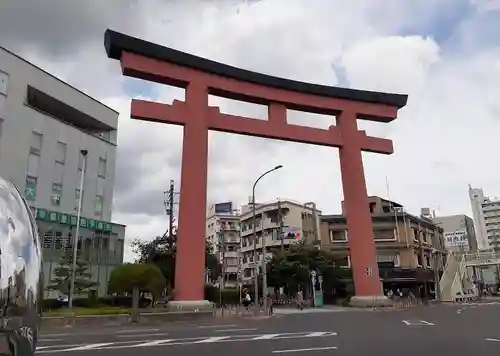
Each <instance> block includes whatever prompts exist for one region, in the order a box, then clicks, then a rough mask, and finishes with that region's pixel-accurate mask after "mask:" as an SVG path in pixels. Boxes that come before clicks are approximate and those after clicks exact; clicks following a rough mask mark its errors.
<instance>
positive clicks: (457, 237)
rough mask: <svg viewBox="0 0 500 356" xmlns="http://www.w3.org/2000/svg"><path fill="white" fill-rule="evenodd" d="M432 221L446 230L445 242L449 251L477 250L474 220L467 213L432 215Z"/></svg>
mask: <svg viewBox="0 0 500 356" xmlns="http://www.w3.org/2000/svg"><path fill="white" fill-rule="evenodd" d="M432 221H433V222H434V223H435V224H436V225H437V226H439V227H441V228H442V229H443V231H444V243H445V247H446V249H447V250H448V251H449V252H459V253H460V252H470V251H476V250H477V247H478V246H477V240H476V233H475V231H474V220H473V219H472V218H470V217H468V216H467V215H464V214H460V215H449V216H436V217H434V216H433V217H432Z"/></svg>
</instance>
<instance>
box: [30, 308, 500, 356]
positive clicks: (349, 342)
mask: <svg viewBox="0 0 500 356" xmlns="http://www.w3.org/2000/svg"><path fill="white" fill-rule="evenodd" d="M144 352H146V353H147V354H148V355H149V356H160V355H165V354H166V353H168V354H172V355H176V356H180V355H186V356H195V355H196V356H198V355H201V354H203V355H214V356H215V355H224V356H225V355H238V356H255V355H257V354H258V355H271V354H283V353H294V354H311V355H312V354H318V355H321V354H324V353H330V354H333V355H353V356H354V355H380V356H382V355H383V356H393V355H394V356H396V355H397V356H400V355H406V356H417V355H418V356H422V355H436V354H442V353H445V354H453V355H454V356H459V355H464V356H465V355H475V356H486V355H492V356H493V355H499V354H500V304H498V303H474V304H470V305H452V306H449V305H439V306H434V307H425V308H418V309H408V310H402V311H398V310H391V311H359V310H357V311H349V310H343V311H342V312H336V313H328V312H323V313H319V312H316V313H295V314H286V315H285V314H283V315H278V316H275V317H273V318H269V319H261V320H242V319H231V320H227V321H219V322H217V323H216V324H215V323H214V324H206V323H205V324H200V325H198V324H195V323H186V324H173V325H169V326H165V327H155V328H147V327H128V328H122V329H103V330H90V331H83V332H80V331H79V332H76V331H71V330H68V331H67V332H64V333H52V334H51V333H48V332H46V333H45V334H42V336H41V338H40V340H39V343H38V351H37V353H38V354H60V353H75V354H78V355H81V356H90V354H91V353H92V354H100V355H103V356H112V355H120V356H132V355H137V354H138V353H144ZM75 356H77V355H75Z"/></svg>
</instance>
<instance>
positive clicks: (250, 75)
mask: <svg viewBox="0 0 500 356" xmlns="http://www.w3.org/2000/svg"><path fill="white" fill-rule="evenodd" d="M104 43H105V48H106V52H107V55H108V57H109V58H112V59H117V60H120V62H121V67H122V71H123V74H124V75H126V76H130V77H135V78H140V79H144V80H148V81H152V82H157V83H161V84H168V85H172V86H175V87H180V88H184V89H185V90H186V94H185V101H183V102H182V101H178V100H175V101H174V102H173V104H172V105H167V104H162V103H155V102H149V101H144V100H132V104H131V116H132V118H134V119H138V120H145V121H154V122H160V123H165V124H173V125H181V126H183V127H184V134H183V143H182V170H181V186H180V192H181V195H180V208H179V209H180V211H179V226H178V230H177V233H178V240H177V257H176V265H175V268H176V269H175V299H176V300H177V301H179V303H186V304H196V303H201V302H203V300H204V283H205V280H204V274H205V231H206V230H205V224H206V220H205V219H206V216H205V214H206V200H207V159H208V158H207V155H208V130H215V131H221V132H231V133H237V134H244V135H248V136H257V137H265V138H271V139H278V140H284V141H293V142H302V143H308V144H313V145H321V146H329V147H337V148H339V156H340V168H341V173H342V186H343V190H344V209H345V213H346V218H347V228H348V230H349V242H348V243H349V249H350V255H351V263H352V269H353V278H354V285H355V297H354V298H353V299H352V301H353V302H354V303H357V304H367V303H368V304H373V303H379V302H380V301H382V300H383V299H384V297H383V292H382V287H381V282H380V277H379V272H378V265H377V261H376V252H375V243H374V239H373V230H372V221H371V215H370V211H369V206H368V196H367V190H366V182H365V176H364V171H363V161H362V157H361V152H362V151H367V152H375V153H381V154H392V153H393V146H392V141H391V140H387V139H382V138H377V137H371V136H367V135H366V132H365V131H360V130H358V126H357V120H358V119H365V120H371V121H377V122H384V123H388V122H391V121H393V120H394V119H395V118H396V117H397V112H398V109H400V108H402V107H403V106H405V105H406V102H407V98H408V97H407V96H406V95H398V94H385V93H378V92H369V91H361V90H353V89H345V88H337V87H328V86H323V85H316V84H309V83H303V82H298V81H294V80H288V79H283V78H277V77H273V76H269V75H264V74H260V73H255V72H251V71H247V70H244V69H240V68H236V67H232V66H228V65H225V64H221V63H217V62H214V61H211V60H208V59H205V58H201V57H197V56H193V55H190V54H187V53H184V52H180V51H177V50H174V49H171V48H168V47H164V46H160V45H158V44H155V43H151V42H147V41H144V40H141V39H138V38H134V37H131V36H127V35H124V34H121V33H118V32H114V31H111V30H107V31H106V33H105V39H104ZM209 94H213V95H216V96H220V97H225V98H229V99H235V100H240V101H245V102H250V103H256V104H261V105H266V106H267V107H268V112H269V115H268V121H264V120H255V119H251V118H247V117H242V116H236V115H228V114H223V113H221V112H220V111H219V108H217V107H210V106H209V105H208V96H209ZM287 108H288V109H293V110H299V111H304V112H312V113H318V114H327V115H334V116H336V117H337V125H336V126H335V125H332V126H330V127H329V128H328V129H318V128H312V127H305V126H298V125H293V124H289V123H287V113H286V110H287ZM139 139H141V138H139ZM142 139H147V138H142Z"/></svg>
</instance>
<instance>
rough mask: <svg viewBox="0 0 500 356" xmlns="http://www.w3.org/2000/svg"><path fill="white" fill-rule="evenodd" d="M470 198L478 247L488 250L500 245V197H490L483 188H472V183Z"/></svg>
mask: <svg viewBox="0 0 500 356" xmlns="http://www.w3.org/2000/svg"><path fill="white" fill-rule="evenodd" d="M469 199H470V202H471V208H472V214H473V217H474V225H475V230H476V238H477V244H478V248H479V249H481V250H486V249H489V248H492V247H500V199H490V198H488V197H486V196H485V195H484V193H483V190H482V189H480V188H479V189H478V188H472V187H471V186H470V185H469ZM495 245H496V246H495Z"/></svg>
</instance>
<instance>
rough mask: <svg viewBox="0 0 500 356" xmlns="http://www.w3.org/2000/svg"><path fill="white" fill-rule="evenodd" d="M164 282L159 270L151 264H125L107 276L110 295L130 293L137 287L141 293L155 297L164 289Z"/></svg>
mask: <svg viewBox="0 0 500 356" xmlns="http://www.w3.org/2000/svg"><path fill="white" fill-rule="evenodd" d="M165 285H166V280H165V277H164V276H163V274H162V273H161V271H160V269H159V268H158V267H157V266H155V265H153V264H146V263H125V264H123V265H120V266H118V267H116V268H115V269H114V270H113V271H112V272H111V274H110V275H109V282H108V291H109V292H110V293H132V291H133V289H134V287H138V288H139V291H140V292H141V293H148V292H149V293H151V294H152V295H153V296H154V297H157V296H158V295H159V294H160V293H161V292H162V291H163V290H164V288H165Z"/></svg>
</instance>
